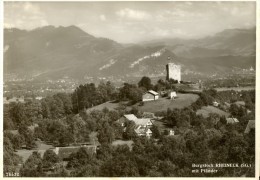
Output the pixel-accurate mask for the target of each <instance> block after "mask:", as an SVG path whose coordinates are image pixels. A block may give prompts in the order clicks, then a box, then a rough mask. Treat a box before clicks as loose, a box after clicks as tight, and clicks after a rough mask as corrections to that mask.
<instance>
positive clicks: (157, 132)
mask: <svg viewBox="0 0 260 180" xmlns="http://www.w3.org/2000/svg"><path fill="white" fill-rule="evenodd" d="M151 131H152V132H153V134H152V136H153V137H154V138H160V137H161V132H160V130H159V128H158V127H157V126H155V125H153V126H152V127H151Z"/></svg>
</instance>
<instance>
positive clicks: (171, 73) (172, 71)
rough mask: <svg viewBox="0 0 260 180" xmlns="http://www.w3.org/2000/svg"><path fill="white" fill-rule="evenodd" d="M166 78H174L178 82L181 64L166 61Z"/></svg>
mask: <svg viewBox="0 0 260 180" xmlns="http://www.w3.org/2000/svg"><path fill="white" fill-rule="evenodd" d="M166 72H167V75H166V80H170V79H174V80H177V81H178V82H180V81H181V66H180V65H177V64H174V63H168V64H167V65H166Z"/></svg>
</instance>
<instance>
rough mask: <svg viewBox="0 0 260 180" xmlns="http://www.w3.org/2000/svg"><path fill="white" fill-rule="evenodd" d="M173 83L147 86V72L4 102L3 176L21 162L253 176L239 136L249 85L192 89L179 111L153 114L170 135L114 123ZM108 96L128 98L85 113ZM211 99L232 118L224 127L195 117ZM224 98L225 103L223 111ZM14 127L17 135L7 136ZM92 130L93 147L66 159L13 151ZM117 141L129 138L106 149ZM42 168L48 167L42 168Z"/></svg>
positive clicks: (69, 169)
mask: <svg viewBox="0 0 260 180" xmlns="http://www.w3.org/2000/svg"><path fill="white" fill-rule="evenodd" d="M175 83H176V82H174V81H173V82H166V81H163V80H159V81H158V82H157V84H155V85H153V84H152V83H151V80H150V79H149V78H148V77H143V78H142V79H141V80H140V81H139V83H138V84H128V83H125V84H124V85H123V86H122V87H121V88H115V86H114V85H113V84H112V83H111V82H106V83H104V82H102V83H100V84H99V85H97V86H96V85H95V84H85V85H80V86H79V87H77V89H75V91H74V92H73V93H72V94H65V93H58V94H55V95H53V96H48V97H46V98H44V99H42V100H41V101H31V102H26V103H24V104H22V103H11V104H6V105H4V173H7V172H14V171H15V169H16V167H17V166H18V165H19V164H22V166H21V168H20V170H19V173H20V176H24V177H45V176H53V177H57V176H59V177H69V176H71V177H84V176H85V177H145V176H149V177H166V176H171V177H194V176H207V177H209V176H216V177H218V176H219V177H220V176H221V177H222V176H226V177H240V176H249V177H254V176H255V172H254V170H255V167H254V166H255V132H254V131H250V133H248V134H245V133H244V130H245V128H246V126H247V123H248V121H249V120H254V119H255V91H254V90H252V91H241V92H236V91H222V92H217V91H216V90H214V89H209V90H203V91H202V92H199V93H197V94H198V95H199V98H198V100H197V101H196V102H194V103H193V104H191V105H190V106H188V107H186V108H184V109H168V110H167V111H164V112H157V113H156V115H157V116H160V117H162V122H163V123H165V124H166V125H167V126H168V127H170V128H172V129H174V130H175V135H174V136H169V135H168V134H167V132H164V131H162V130H161V129H160V128H159V127H157V126H155V125H153V126H152V128H151V130H152V132H153V136H152V138H150V139H148V138H145V137H139V136H137V134H136V133H135V131H134V122H132V121H130V122H128V123H127V124H126V129H123V127H122V126H121V125H120V124H119V123H118V122H117V120H118V119H119V118H120V117H122V116H123V115H124V114H129V113H131V114H135V115H136V116H137V117H139V116H142V113H143V112H141V111H139V109H138V108H127V107H132V106H131V105H133V104H135V103H138V102H139V101H140V100H141V98H142V94H143V92H145V91H147V90H149V89H153V90H155V91H161V90H167V89H175V90H176V91H178V89H177V88H175V86H174V84H175ZM107 101H117V102H122V101H127V102H128V103H127V104H121V105H120V106H119V107H118V108H117V109H115V110H108V109H106V108H104V109H103V110H101V111H98V110H94V111H92V112H87V111H86V110H87V109H88V108H91V107H93V106H96V105H99V104H102V103H104V102H107ZM213 101H218V102H220V105H219V108H220V109H222V110H225V111H228V112H229V113H230V114H231V116H232V117H234V118H237V119H238V120H239V123H235V124H229V123H227V121H226V118H225V117H222V116H219V115H218V114H210V116H209V117H203V116H202V115H198V114H196V111H197V110H198V109H200V108H201V107H202V106H207V105H211V104H212V103H213ZM236 101H244V102H245V106H238V105H237V104H235V103H234V102H236ZM225 102H228V103H230V107H228V108H226V107H225ZM247 110H250V112H251V113H248V111H247ZM35 124H37V126H35V127H34V128H33V129H32V128H31V127H33V126H34V125H35ZM15 130H17V131H18V133H13V131H15ZM93 132H96V133H97V136H96V138H97V140H98V142H99V143H100V146H99V148H98V149H97V152H96V153H91V152H89V151H87V150H86V149H85V148H80V149H79V150H78V151H77V152H73V153H72V154H71V155H70V157H69V159H68V160H67V162H66V163H65V164H64V163H63V160H62V159H60V158H59V156H58V155H57V154H55V153H54V152H53V151H52V150H47V151H45V152H44V155H43V156H41V155H40V153H39V152H37V151H35V152H33V153H32V154H31V155H30V157H29V158H28V159H27V160H26V161H25V162H24V163H23V162H22V159H21V157H19V156H18V155H17V154H16V151H17V150H19V149H24V148H25V149H34V148H36V147H37V143H36V141H37V140H41V141H44V142H46V143H47V142H48V143H50V144H52V145H53V146H69V145H73V144H77V143H83V142H89V141H96V139H95V138H93V137H91V134H92V133H93ZM117 139H121V140H132V141H133V145H132V147H131V148H130V147H129V146H127V145H119V146H113V145H112V142H113V141H114V140H117ZM193 163H196V164H207V163H208V164H211V163H239V164H242V163H248V164H250V165H251V168H220V169H219V171H218V172H217V173H207V174H205V173H197V174H196V173H192V169H193V168H192V164H193ZM48 167H55V169H54V170H53V171H52V173H46V171H45V169H46V168H48Z"/></svg>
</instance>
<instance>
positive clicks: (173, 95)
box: [169, 91, 177, 99]
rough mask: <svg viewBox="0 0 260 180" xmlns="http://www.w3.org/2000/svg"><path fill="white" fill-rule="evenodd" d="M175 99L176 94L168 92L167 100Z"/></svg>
mask: <svg viewBox="0 0 260 180" xmlns="http://www.w3.org/2000/svg"><path fill="white" fill-rule="evenodd" d="M175 97H177V94H176V92H175V91H171V92H169V98H170V99H174V98H175Z"/></svg>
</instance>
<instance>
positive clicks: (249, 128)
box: [245, 120, 255, 134]
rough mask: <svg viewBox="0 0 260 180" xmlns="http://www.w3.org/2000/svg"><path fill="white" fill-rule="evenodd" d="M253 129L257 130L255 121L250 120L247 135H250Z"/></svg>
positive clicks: (246, 130)
mask: <svg viewBox="0 0 260 180" xmlns="http://www.w3.org/2000/svg"><path fill="white" fill-rule="evenodd" d="M251 129H255V120H249V121H248V123H247V126H246V129H245V133H246V134H248V133H249V132H250V130H251Z"/></svg>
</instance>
